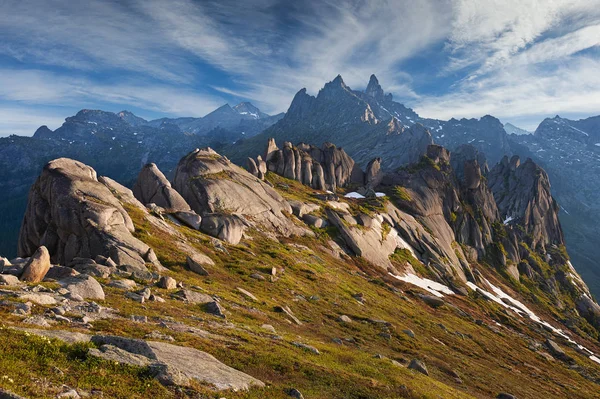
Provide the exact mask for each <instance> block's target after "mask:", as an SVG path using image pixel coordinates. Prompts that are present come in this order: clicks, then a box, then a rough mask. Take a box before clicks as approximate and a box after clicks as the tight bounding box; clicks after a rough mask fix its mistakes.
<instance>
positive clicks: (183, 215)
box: [172, 211, 202, 230]
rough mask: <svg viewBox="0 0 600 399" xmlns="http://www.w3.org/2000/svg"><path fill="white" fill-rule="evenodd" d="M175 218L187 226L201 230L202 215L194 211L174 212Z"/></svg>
mask: <svg viewBox="0 0 600 399" xmlns="http://www.w3.org/2000/svg"><path fill="white" fill-rule="evenodd" d="M172 215H173V216H174V217H175V219H177V220H179V221H180V222H181V223H183V224H185V225H186V226H188V227H190V228H192V229H194V230H200V225H201V223H202V217H201V216H200V215H198V214H197V213H196V212H194V211H178V212H174V213H172Z"/></svg>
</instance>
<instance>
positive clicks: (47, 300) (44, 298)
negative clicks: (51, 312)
mask: <svg viewBox="0 0 600 399" xmlns="http://www.w3.org/2000/svg"><path fill="white" fill-rule="evenodd" d="M18 298H19V299H21V300H24V301H31V302H33V303H37V304H38V305H56V299H54V297H53V296H51V295H48V294H38V293H29V294H20V295H19V296H18Z"/></svg>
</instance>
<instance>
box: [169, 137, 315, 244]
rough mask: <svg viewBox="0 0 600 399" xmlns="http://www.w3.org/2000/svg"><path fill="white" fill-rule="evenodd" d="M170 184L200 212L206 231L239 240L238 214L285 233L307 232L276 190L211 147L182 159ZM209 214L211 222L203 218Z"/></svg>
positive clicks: (193, 152) (240, 216) (299, 233)
mask: <svg viewBox="0 0 600 399" xmlns="http://www.w3.org/2000/svg"><path fill="white" fill-rule="evenodd" d="M173 186H174V187H175V189H176V190H177V191H178V192H179V193H181V195H182V196H183V198H184V199H185V200H186V201H187V202H188V204H190V206H191V207H192V209H193V210H194V211H196V213H198V214H200V215H201V216H203V225H204V226H205V228H206V229H207V233H208V234H211V235H216V236H220V237H221V238H228V237H230V238H229V239H230V240H231V242H235V241H236V240H237V241H239V237H240V233H239V231H240V230H243V226H242V225H241V224H242V223H241V222H240V221H238V220H236V219H240V218H241V219H240V220H243V221H244V222H243V223H244V224H247V225H250V226H258V225H262V226H266V227H269V228H270V230H272V231H274V232H276V233H278V234H281V235H284V236H290V235H303V234H305V233H306V230H304V229H302V228H300V227H298V226H297V225H295V224H294V223H293V222H292V221H291V220H290V219H289V218H288V217H287V216H286V215H290V214H291V213H292V208H291V206H290V204H289V203H288V202H287V201H285V200H284V199H283V197H281V196H280V195H279V193H277V191H275V190H274V189H273V188H272V187H270V186H269V185H267V184H266V183H264V182H263V181H261V180H259V179H257V178H256V177H255V176H253V175H251V174H250V173H248V172H247V171H245V170H244V169H242V168H240V167H239V166H236V165H234V164H233V163H231V162H230V161H229V160H228V159H227V158H225V157H223V156H221V155H219V154H217V153H216V152H215V151H213V150H212V149H210V148H207V149H202V150H195V151H192V152H191V153H189V154H188V155H186V156H185V157H183V158H182V159H181V161H180V162H179V165H178V166H177V170H176V173H175V179H174V185H173ZM209 215H210V218H209V221H210V223H209V221H207V222H204V219H205V216H206V217H209ZM208 227H210V228H208ZM201 229H203V227H202V226H201Z"/></svg>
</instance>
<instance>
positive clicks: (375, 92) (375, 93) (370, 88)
mask: <svg viewBox="0 0 600 399" xmlns="http://www.w3.org/2000/svg"><path fill="white" fill-rule="evenodd" d="M365 94H366V95H367V96H370V97H373V98H374V99H375V100H377V101H381V100H383V98H384V96H385V93H384V92H383V89H382V88H381V85H380V84H379V80H377V77H376V76H375V75H374V74H373V75H371V78H370V79H369V84H368V85H367V89H366V90H365Z"/></svg>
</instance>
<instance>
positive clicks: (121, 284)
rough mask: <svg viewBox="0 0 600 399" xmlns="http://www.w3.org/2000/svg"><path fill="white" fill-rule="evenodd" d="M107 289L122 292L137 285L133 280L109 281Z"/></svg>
mask: <svg viewBox="0 0 600 399" xmlns="http://www.w3.org/2000/svg"><path fill="white" fill-rule="evenodd" d="M108 286H109V287H113V288H119V289H122V290H132V289H134V288H136V287H137V284H136V282H135V281H133V280H129V279H122V280H111V281H110V282H109V283H108Z"/></svg>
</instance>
